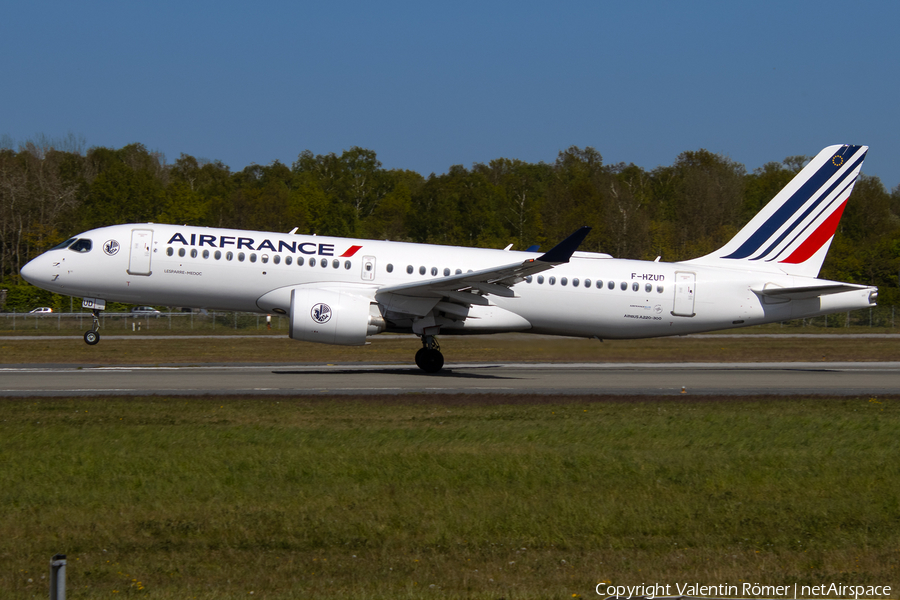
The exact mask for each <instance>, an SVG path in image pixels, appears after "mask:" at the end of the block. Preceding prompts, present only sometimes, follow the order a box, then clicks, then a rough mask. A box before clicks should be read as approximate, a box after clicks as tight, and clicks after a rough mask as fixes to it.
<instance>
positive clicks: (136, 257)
mask: <svg viewBox="0 0 900 600" xmlns="http://www.w3.org/2000/svg"><path fill="white" fill-rule="evenodd" d="M152 248H153V230H152V229H132V230H131V255H130V256H129V258H128V274H129V275H149V274H150V253H151V252H152V251H153V250H152Z"/></svg>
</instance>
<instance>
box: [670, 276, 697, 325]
mask: <svg viewBox="0 0 900 600" xmlns="http://www.w3.org/2000/svg"><path fill="white" fill-rule="evenodd" d="M696 280H697V275H696V274H694V273H686V272H684V271H679V272H677V273H675V308H674V310H673V311H672V314H673V315H675V316H676V317H693V316H694V294H695V292H696V283H697V281H696Z"/></svg>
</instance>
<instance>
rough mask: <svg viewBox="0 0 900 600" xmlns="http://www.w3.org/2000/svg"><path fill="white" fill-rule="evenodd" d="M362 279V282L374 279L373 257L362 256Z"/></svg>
mask: <svg viewBox="0 0 900 600" xmlns="http://www.w3.org/2000/svg"><path fill="white" fill-rule="evenodd" d="M362 279H363V281H373V280H374V279H375V257H374V256H363V262H362Z"/></svg>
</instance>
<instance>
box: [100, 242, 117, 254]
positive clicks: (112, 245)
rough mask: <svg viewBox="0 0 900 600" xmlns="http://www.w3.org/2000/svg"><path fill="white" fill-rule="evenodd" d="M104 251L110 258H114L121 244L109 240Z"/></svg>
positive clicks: (104, 246)
mask: <svg viewBox="0 0 900 600" xmlns="http://www.w3.org/2000/svg"><path fill="white" fill-rule="evenodd" d="M103 251H104V252H106V253H107V254H108V255H109V256H114V255H115V254H116V253H117V252H118V251H119V242H117V241H116V240H109V241H108V242H106V243H105V244H103Z"/></svg>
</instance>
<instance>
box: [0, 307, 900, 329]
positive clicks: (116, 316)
mask: <svg viewBox="0 0 900 600" xmlns="http://www.w3.org/2000/svg"><path fill="white" fill-rule="evenodd" d="M100 314H101V316H100V331H101V333H109V334H112V333H125V332H129V333H138V332H141V333H147V332H151V333H152V332H173V333H189V332H194V333H222V334H225V333H256V332H262V331H267V330H268V329H270V328H271V330H273V331H282V332H284V333H287V330H288V327H289V320H288V317H285V316H281V315H271V317H270V318H271V320H270V321H267V316H266V315H263V314H257V313H244V312H221V311H210V312H209V313H206V314H198V313H184V312H164V313H160V314H158V315H148V314H134V313H111V312H106V311H102V312H101V313H100ZM90 328H91V313H89V312H78V313H35V314H32V313H0V332H11V331H21V332H23V333H24V332H33V331H43V332H51V331H55V332H66V333H68V334H73V333H84V332H85V331H87V330H88V329H90ZM850 328H853V329H856V328H866V329H873V330H874V329H877V330H884V331H891V330H896V329H898V328H900V314H897V311H896V310H895V307H894V306H893V305H888V306H876V307H874V308H863V309H860V310H854V311H850V312H844V313H836V314H832V315H827V316H823V317H815V318H813V319H796V320H794V321H784V322H781V323H769V324H767V325H756V326H754V327H752V328H750V329H752V330H754V331H760V330H766V331H768V330H772V331H773V332H775V331H787V330H795V331H797V330H805V331H808V332H810V333H812V332H813V331H820V332H824V331H825V330H826V329H837V330H841V329H850Z"/></svg>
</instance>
